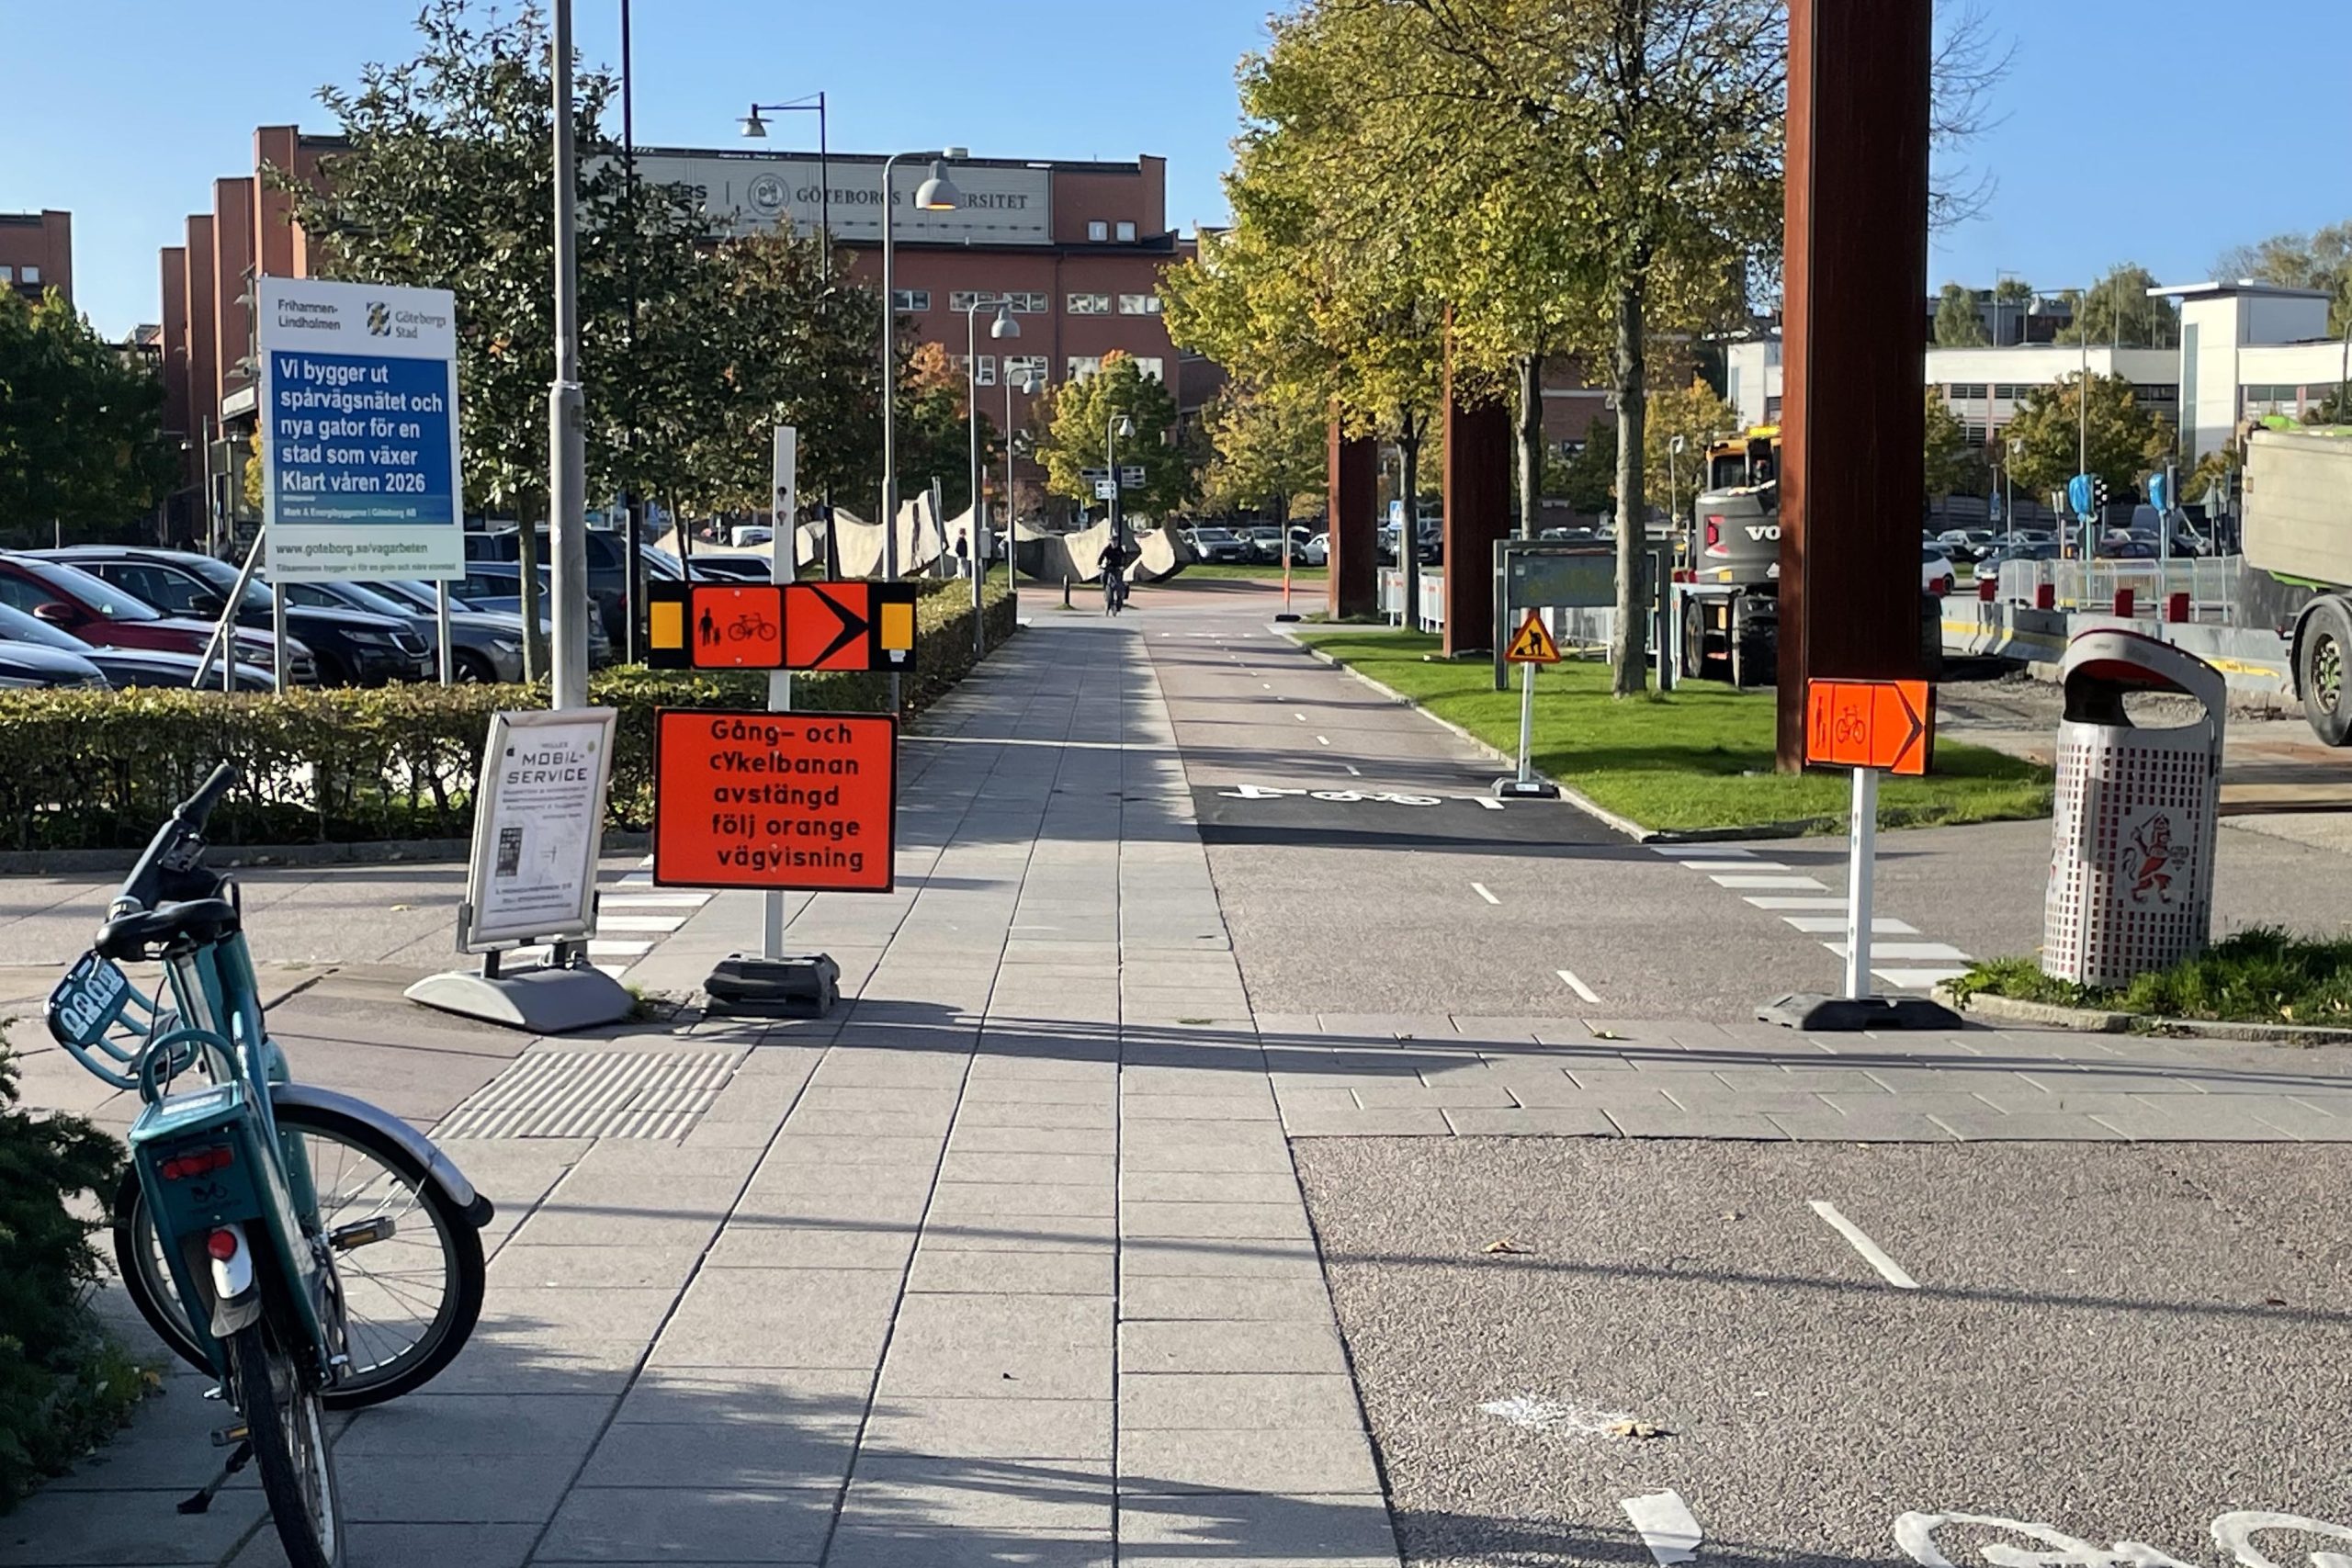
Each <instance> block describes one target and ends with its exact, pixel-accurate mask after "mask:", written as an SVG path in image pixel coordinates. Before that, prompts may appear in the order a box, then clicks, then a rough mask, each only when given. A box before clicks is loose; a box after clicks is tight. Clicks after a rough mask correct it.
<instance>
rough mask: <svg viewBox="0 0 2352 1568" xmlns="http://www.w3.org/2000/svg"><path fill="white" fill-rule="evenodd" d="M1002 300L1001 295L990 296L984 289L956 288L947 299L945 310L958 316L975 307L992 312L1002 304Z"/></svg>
mask: <svg viewBox="0 0 2352 1568" xmlns="http://www.w3.org/2000/svg"><path fill="white" fill-rule="evenodd" d="M1003 299H1004V297H1003V296H1002V295H1001V294H991V293H989V291H988V290H987V289H985V288H958V289H956V291H955V292H954V293H953V294H950V295H949V296H948V297H947V308H948V309H949V310H953V311H955V312H956V314H957V315H959V316H960V315H962V314H963V313H964V312H965V311H967V310H971V309H973V308H974V307H975V306H977V307H978V308H979V309H980V310H995V309H996V307H997V306H998V305H1000V304H1001V303H1002V302H1003Z"/></svg>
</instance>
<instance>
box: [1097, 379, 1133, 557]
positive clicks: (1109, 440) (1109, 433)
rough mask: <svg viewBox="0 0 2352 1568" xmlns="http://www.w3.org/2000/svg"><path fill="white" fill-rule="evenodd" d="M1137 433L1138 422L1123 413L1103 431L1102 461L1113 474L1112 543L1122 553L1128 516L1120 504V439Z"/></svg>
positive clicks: (1112, 420)
mask: <svg viewBox="0 0 2352 1568" xmlns="http://www.w3.org/2000/svg"><path fill="white" fill-rule="evenodd" d="M1135 433H1136V422H1135V421H1134V420H1132V419H1129V418H1128V417H1127V416H1126V415H1125V414H1123V413H1114V414H1113V415H1112V416H1111V417H1110V419H1109V421H1108V422H1106V423H1105V424H1104V426H1103V462H1104V463H1105V464H1106V465H1107V466H1108V467H1109V469H1110V474H1111V542H1112V543H1113V544H1114V545H1116V546H1118V547H1119V548H1120V550H1121V552H1122V553H1124V552H1125V549H1126V547H1127V515H1126V509H1125V507H1123V506H1121V505H1120V504H1119V488H1120V487H1119V437H1120V436H1122V435H1133V434H1135Z"/></svg>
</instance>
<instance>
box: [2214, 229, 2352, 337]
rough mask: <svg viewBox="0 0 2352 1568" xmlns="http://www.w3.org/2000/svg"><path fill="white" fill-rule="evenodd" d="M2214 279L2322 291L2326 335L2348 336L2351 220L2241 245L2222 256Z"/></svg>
mask: <svg viewBox="0 0 2352 1568" xmlns="http://www.w3.org/2000/svg"><path fill="white" fill-rule="evenodd" d="M2214 275H2215V276H2219V277H2251V278H2254V279H2255V280H2256V281H2257V282H2261V283H2275V284H2278V285H2279V286H2280V287H2281V288H2322V289H2325V290H2326V291H2327V294H2328V297H2329V299H2330V301H2331V303H2330V304H2329V306H2328V325H2327V330H2328V331H2329V332H2330V333H2334V334H2335V335H2336V336H2338V337H2341V336H2342V335H2343V334H2344V333H2347V332H2352V220H2346V221H2345V222H2342V223H2331V224H2329V225H2328V226H2327V227H2326V228H2324V229H2320V230H2316V231H2312V233H2309V234H2273V235H2272V236H2271V237H2270V238H2268V239H2267V240H2264V241H2262V242H2261V243H2258V244H2253V245H2240V246H2238V247H2236V248H2235V249H2233V250H2230V251H2226V252H2224V253H2222V259H2221V260H2220V262H2219V263H2217V264H2216V265H2215V267H2214Z"/></svg>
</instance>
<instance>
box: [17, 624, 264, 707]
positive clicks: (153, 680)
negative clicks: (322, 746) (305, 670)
mask: <svg viewBox="0 0 2352 1568" xmlns="http://www.w3.org/2000/svg"><path fill="white" fill-rule="evenodd" d="M0 644H5V645H7V646H9V647H25V648H35V649H42V650H45V651H47V652H50V653H52V654H56V655H58V656H60V657H63V658H72V659H78V660H82V661H83V662H85V663H86V664H88V665H90V666H91V667H92V669H93V670H94V671H96V674H97V675H98V677H99V681H98V682H97V683H98V684H101V685H107V686H114V687H117V688H119V689H124V690H128V689H130V688H132V687H136V686H179V687H187V686H190V685H193V684H194V683H195V682H196V671H197V665H198V660H197V659H196V657H195V656H194V655H193V654H187V653H164V652H162V651H160V650H158V649H148V648H106V647H103V646H101V645H99V644H97V643H93V642H84V641H83V640H82V639H81V638H80V637H75V636H74V634H73V633H72V632H68V631H60V630H59V629H58V628H57V627H55V626H51V625H50V624H49V623H48V622H47V621H37V620H35V619H34V618H33V617H32V616H30V615H26V614H25V613H24V612H23V611H22V610H19V609H17V608H15V607H14V606H12V605H8V604H0ZM230 680H231V685H230V690H232V691H236V692H266V691H269V690H271V689H273V688H274V687H275V686H276V685H277V678H276V677H275V676H274V675H273V674H272V673H271V672H270V671H267V670H263V669H260V668H258V667H256V666H254V665H251V664H240V665H238V666H237V668H236V671H235V672H234V673H233V674H232V676H231V677H230ZM205 687H206V689H207V690H209V691H215V692H217V691H219V690H220V661H219V660H214V661H213V664H212V671H211V674H210V676H209V678H208V679H207V680H206V681H205Z"/></svg>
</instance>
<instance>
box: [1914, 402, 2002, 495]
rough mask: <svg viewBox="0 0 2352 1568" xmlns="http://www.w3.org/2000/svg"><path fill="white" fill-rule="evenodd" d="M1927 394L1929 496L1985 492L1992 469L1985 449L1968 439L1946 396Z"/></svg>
mask: <svg viewBox="0 0 2352 1568" xmlns="http://www.w3.org/2000/svg"><path fill="white" fill-rule="evenodd" d="M1927 393H1928V469H1927V472H1928V486H1927V490H1928V499H1929V500H1931V501H1935V500H1941V499H1942V498H1943V497H1945V496H1948V495H1977V494H1981V493H1983V492H1984V491H1985V484H1986V481H1987V480H1988V479H1990V477H1991V470H1990V468H1989V467H1988V466H1987V465H1986V463H1985V450H1984V448H1983V447H1982V446H1979V445H1978V444H1976V443H1975V442H1973V441H1971V440H1969V438H1968V426H1967V425H1965V424H1963V423H1961V418H1960V415H1958V414H1956V413H1954V412H1952V411H1951V404H1950V403H1948V402H1946V401H1944V399H1943V394H1942V393H1940V392H1939V391H1937V390H1936V389H1934V388H1933V387H1930V388H1928V389H1927Z"/></svg>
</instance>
